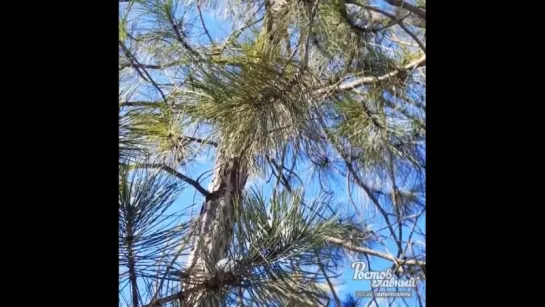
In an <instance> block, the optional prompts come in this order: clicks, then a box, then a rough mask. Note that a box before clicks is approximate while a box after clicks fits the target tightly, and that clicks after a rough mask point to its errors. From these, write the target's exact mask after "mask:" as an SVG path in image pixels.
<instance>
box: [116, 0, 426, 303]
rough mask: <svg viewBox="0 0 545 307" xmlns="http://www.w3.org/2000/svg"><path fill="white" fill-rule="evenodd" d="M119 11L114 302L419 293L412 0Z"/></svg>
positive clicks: (250, 1) (419, 48)
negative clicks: (391, 279)
mask: <svg viewBox="0 0 545 307" xmlns="http://www.w3.org/2000/svg"><path fill="white" fill-rule="evenodd" d="M119 8H120V9H119V11H120V14H119V125H120V126H119V152H120V156H119V163H120V166H121V167H120V169H121V171H120V175H119V182H120V189H119V213H120V228H119V259H120V280H119V285H120V288H119V289H120V290H119V291H120V292H119V293H120V304H122V305H124V306H135V307H136V306H167V305H169V304H170V305H173V306H220V305H221V306H329V305H331V306H355V305H354V304H357V303H358V301H359V302H360V303H367V304H368V305H370V306H379V305H380V306H382V304H381V303H380V302H379V298H378V297H370V298H364V299H358V300H355V299H354V298H353V297H351V298H350V299H347V300H346V301H344V302H343V301H342V300H341V297H344V295H342V296H341V295H340V294H339V293H338V291H337V290H336V286H335V285H337V284H338V283H339V282H342V280H343V279H352V276H347V275H346V274H345V275H343V271H344V269H345V268H349V267H350V263H351V262H352V261H365V262H366V263H367V266H368V268H369V269H370V270H371V269H373V270H382V269H384V270H386V269H388V268H390V269H391V270H392V271H393V272H394V274H395V276H396V278H397V279H411V278H412V279H418V286H417V287H416V288H415V289H412V291H413V292H414V295H413V297H412V299H410V300H409V299H405V298H388V299H386V300H387V301H388V302H389V303H392V302H393V303H394V304H398V305H414V306H423V305H425V304H426V301H425V268H426V246H425V235H426V233H425V229H424V227H425V210H426V204H425V203H426V197H425V179H426V174H425V171H426V156H425V149H426V148H425V136H426V123H425V122H426V93H425V92H426V77H425V66H426V45H425V22H426V9H425V1H418V0H417V1H403V0H384V1H370V0H244V1H240V0H221V1H220V0H214V1H204V0H196V1H194V0H180V1H175V0H134V1H120V5H119ZM207 184H208V187H206V185H207ZM378 267H380V269H378ZM362 283H363V282H362ZM362 289H363V286H362ZM357 290H361V289H357ZM368 290H375V291H377V290H380V289H368ZM382 290H384V289H382ZM390 290H391V289H390ZM380 300H381V301H384V299H382V298H381V299H380ZM351 304H352V305H351ZM386 305H388V304H386Z"/></svg>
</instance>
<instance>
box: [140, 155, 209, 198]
mask: <svg viewBox="0 0 545 307" xmlns="http://www.w3.org/2000/svg"><path fill="white" fill-rule="evenodd" d="M138 167H142V168H159V169H162V170H164V171H166V172H168V173H170V174H171V175H174V176H176V177H178V178H179V179H181V180H183V181H185V182H186V183H187V184H189V185H191V186H192V187H194V188H195V189H196V190H197V191H199V192H200V193H201V194H202V195H204V196H205V197H209V196H210V195H211V194H210V192H208V191H207V190H206V189H205V188H203V187H202V186H201V184H200V183H199V182H197V181H196V180H194V179H191V178H189V177H187V176H186V175H184V174H182V173H179V172H178V171H176V170H175V169H173V168H172V167H170V166H167V165H164V164H159V163H146V164H142V165H138Z"/></svg>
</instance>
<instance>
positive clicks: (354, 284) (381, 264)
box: [165, 12, 426, 306]
mask: <svg viewBox="0 0 545 307" xmlns="http://www.w3.org/2000/svg"><path fill="white" fill-rule="evenodd" d="M191 15H193V16H192V17H193V18H194V19H195V22H196V23H200V20H199V19H198V15H194V14H191ZM203 18H204V21H205V23H206V25H207V28H208V30H209V32H210V35H211V36H212V38H213V39H214V40H215V42H216V43H218V44H221V43H222V42H223V41H224V40H225V37H226V36H227V35H228V34H230V33H231V31H232V29H233V25H232V23H231V22H229V20H222V19H220V18H218V16H210V15H209V14H207V13H206V12H203ZM199 42H200V43H202V44H206V45H208V44H209V40H208V38H207V37H206V36H205V35H202V36H200V38H199ZM165 82H169V81H168V80H165ZM212 167H213V161H202V162H201V163H199V165H198V166H193V167H191V168H190V169H189V170H188V173H186V175H188V176H189V177H191V178H197V177H198V176H199V175H200V174H202V173H203V172H204V171H207V170H210V169H212ZM210 179H211V178H210V177H208V179H206V180H203V181H202V185H203V186H204V187H205V188H207V187H208V183H209V181H210ZM339 183H340V185H339V186H337V187H335V188H334V192H335V195H336V196H337V199H335V200H336V201H338V202H348V193H347V192H346V179H344V178H340V180H339ZM252 185H254V186H257V187H260V188H261V187H264V188H267V187H270V186H271V185H263V180H262V179H260V178H257V177H251V178H250V179H249V182H248V185H247V187H249V186H252ZM318 190H319V187H318V185H317V184H316V182H310V183H308V184H307V185H305V191H306V194H307V195H314V194H317V191H318ZM265 191H267V190H265ZM269 193H270V189H269ZM269 193H266V196H267V194H269ZM353 197H354V201H355V202H356V203H357V204H361V205H362V207H365V203H366V202H369V200H368V199H367V198H366V197H365V196H364V195H363V194H362V193H356V195H353ZM202 200H203V199H202V197H201V196H200V195H199V193H198V192H197V193H195V191H194V189H192V188H191V187H187V188H186V189H185V190H184V192H183V193H182V194H181V195H180V197H179V199H178V200H177V201H176V203H175V205H174V206H173V207H172V208H171V210H172V211H175V210H180V209H182V208H185V207H187V206H188V205H191V204H192V203H193V202H195V203H196V206H195V207H194V209H193V210H194V211H196V212H198V210H200V205H201V204H202ZM346 207H347V210H348V211H347V214H350V215H356V213H355V212H354V211H353V210H352V209H349V208H351V206H350V205H347V206H346ZM369 207H370V206H369ZM367 216H368V215H366V217H367ZM376 217H377V218H376V219H375V221H370V222H371V223H372V224H373V230H377V229H381V228H384V226H385V224H384V221H382V218H381V217H380V216H379V215H377V216H376ZM425 221H426V219H425V215H424V216H423V217H422V218H421V219H420V220H419V222H418V227H420V228H421V229H422V230H423V231H424V232H425ZM409 230H410V229H404V237H405V238H404V239H405V240H406V239H407V238H406V237H407V233H408V232H409ZM415 240H420V241H424V240H423V239H422V238H421V237H419V236H418V235H414V237H413V241H415ZM385 248H386V249H388V250H389V251H390V252H391V253H393V254H395V253H396V252H397V247H396V246H395V244H394V242H392V241H391V240H389V241H388V242H387V243H386V245H385V246H383V247H378V249H379V250H381V251H384V250H385ZM359 259H361V260H364V258H363V256H360V258H359ZM372 259H373V261H372V263H371V264H372V268H373V270H375V271H376V270H386V269H388V268H390V266H391V262H389V261H386V260H382V259H380V258H377V257H372ZM342 272H343V275H342V277H341V279H342V282H341V284H340V285H338V287H337V290H338V292H337V294H338V295H339V297H340V298H341V300H343V299H344V298H345V295H346V294H348V293H352V294H354V292H355V291H366V290H370V282H369V281H355V280H352V275H353V270H352V269H351V268H350V262H349V260H347V261H346V263H345V268H344V269H343V270H342ZM363 301H364V302H366V300H363ZM407 303H408V305H409V306H418V304H417V303H416V300H415V299H414V298H412V299H408V300H407ZM362 306H365V304H362ZM381 306H383V304H381ZM384 306H387V305H384ZM392 306H396V305H395V304H394V305H392ZM398 306H405V304H403V303H400V304H398Z"/></svg>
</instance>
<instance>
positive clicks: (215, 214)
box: [184, 145, 248, 307]
mask: <svg viewBox="0 0 545 307" xmlns="http://www.w3.org/2000/svg"><path fill="white" fill-rule="evenodd" d="M220 146H221V145H220ZM247 177H248V173H247V167H246V166H245V164H244V163H243V162H242V161H241V159H239V158H236V157H233V156H227V155H226V154H225V153H224V152H222V149H221V148H218V152H217V155H216V162H215V171H214V177H213V180H212V183H211V184H210V187H209V191H210V195H209V196H207V197H206V200H205V202H204V204H203V207H202V209H201V212H200V216H199V221H198V226H197V229H196V232H195V233H194V235H193V246H192V250H191V252H190V254H189V257H188V259H187V268H186V272H188V273H189V275H190V278H189V280H188V281H187V280H186V281H184V283H185V285H184V291H188V290H189V289H191V288H192V285H195V284H200V283H202V282H204V281H205V280H209V279H210V278H211V277H212V275H213V274H214V271H213V267H214V265H215V264H216V263H217V262H218V261H219V260H221V259H223V258H225V257H226V256H227V249H228V246H229V244H230V243H231V240H232V237H233V226H234V224H235V221H236V214H235V206H234V205H235V202H236V201H237V199H238V198H239V196H240V195H241V193H242V190H243V188H244V185H245V184H246V180H247ZM202 296H203V293H202V292H197V293H194V294H192V295H188V296H187V298H186V305H187V306H207V307H208V306H218V304H219V300H218V299H214V298H212V297H211V296H210V297H208V298H206V299H204V300H203V297H202ZM197 301H199V302H200V301H203V303H200V304H196V303H195V302H197Z"/></svg>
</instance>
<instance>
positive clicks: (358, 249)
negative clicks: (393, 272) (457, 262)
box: [326, 237, 426, 267]
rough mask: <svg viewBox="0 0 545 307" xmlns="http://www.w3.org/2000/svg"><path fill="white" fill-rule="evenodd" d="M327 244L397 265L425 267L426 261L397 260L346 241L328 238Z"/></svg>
mask: <svg viewBox="0 0 545 307" xmlns="http://www.w3.org/2000/svg"><path fill="white" fill-rule="evenodd" d="M326 241H327V242H329V243H333V244H336V245H340V246H342V247H344V248H346V249H348V250H351V251H353V252H358V253H362V254H366V255H371V256H376V257H379V258H382V259H385V260H389V261H391V262H393V263H398V264H399V265H403V264H407V265H417V266H420V267H425V266H426V261H421V260H414V259H411V260H404V259H398V258H396V257H394V256H392V255H390V254H387V253H384V252H379V251H376V250H373V249H370V248H366V247H361V246H357V245H355V244H352V243H350V242H347V241H344V240H341V239H338V238H333V237H329V238H327V239H326Z"/></svg>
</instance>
